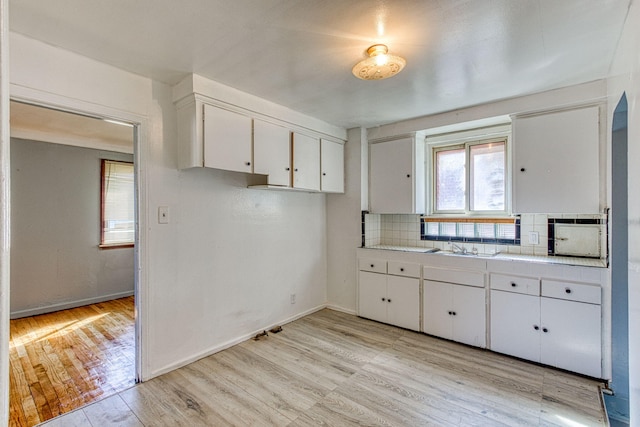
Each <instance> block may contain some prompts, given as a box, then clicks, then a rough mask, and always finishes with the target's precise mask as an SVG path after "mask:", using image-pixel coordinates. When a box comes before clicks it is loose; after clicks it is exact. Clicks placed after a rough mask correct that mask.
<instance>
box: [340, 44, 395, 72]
mask: <svg viewBox="0 0 640 427" xmlns="http://www.w3.org/2000/svg"><path fill="white" fill-rule="evenodd" d="M387 52H389V49H387V46H385V45H383V44H374V45H373V46H371V47H370V48H369V49H367V55H369V57H368V58H366V59H363V60H362V61H360V62H358V63H357V64H356V65H355V66H354V67H353V70H351V71H352V72H353V75H354V76H356V77H357V78H359V79H362V80H382V79H386V78H387V77H392V76H395V75H396V74H398V73H399V72H400V71H402V69H403V68H404V66H405V65H406V64H407V61H405V59H404V58H401V57H399V56H396V55H389V54H388V53H387Z"/></svg>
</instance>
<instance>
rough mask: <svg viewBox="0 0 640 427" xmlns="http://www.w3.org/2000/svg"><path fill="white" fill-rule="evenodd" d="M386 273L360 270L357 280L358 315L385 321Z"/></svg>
mask: <svg viewBox="0 0 640 427" xmlns="http://www.w3.org/2000/svg"><path fill="white" fill-rule="evenodd" d="M387 305H388V303H387V275H386V274H381V273H371V272H368V271H361V272H360V274H359V281H358V315H359V316H362V317H366V318H367V319H371V320H377V321H379V322H386V321H387Z"/></svg>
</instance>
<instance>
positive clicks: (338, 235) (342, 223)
mask: <svg viewBox="0 0 640 427" xmlns="http://www.w3.org/2000/svg"><path fill="white" fill-rule="evenodd" d="M366 136H367V135H366V130H365V129H362V128H354V129H350V130H349V132H348V135H347V137H348V140H347V144H346V145H345V147H344V148H345V152H344V162H345V193H344V194H331V195H329V196H328V197H327V231H328V237H327V239H328V240H327V245H328V246H327V257H328V260H327V261H328V267H329V268H328V270H327V271H328V278H327V296H328V300H329V304H330V306H331V307H332V308H334V309H337V310H342V311H346V312H349V313H355V308H356V271H357V268H356V251H355V248H357V247H360V245H361V242H362V232H361V216H360V215H361V191H362V188H363V185H362V180H361V171H362V161H363V158H362V147H363V146H364V147H365V148H366V147H367V138H366ZM365 160H366V159H365ZM365 164H366V162H365ZM364 188H365V190H366V189H367V187H366V186H365V187H364Z"/></svg>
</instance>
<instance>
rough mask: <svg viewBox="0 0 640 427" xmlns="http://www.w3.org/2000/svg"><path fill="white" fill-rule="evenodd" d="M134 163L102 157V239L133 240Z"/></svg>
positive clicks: (114, 240) (103, 240)
mask: <svg viewBox="0 0 640 427" xmlns="http://www.w3.org/2000/svg"><path fill="white" fill-rule="evenodd" d="M134 206H135V203H134V184H133V164H132V163H125V162H116V161H111V160H103V165H102V242H101V244H106V245H109V244H128V243H133V242H134V235H135V231H134V230H135V227H134V223H135V219H134Z"/></svg>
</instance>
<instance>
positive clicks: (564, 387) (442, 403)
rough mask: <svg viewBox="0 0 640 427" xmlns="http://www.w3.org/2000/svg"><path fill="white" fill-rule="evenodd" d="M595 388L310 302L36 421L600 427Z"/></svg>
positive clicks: (572, 378) (601, 416)
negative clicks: (273, 328)
mask: <svg viewBox="0 0 640 427" xmlns="http://www.w3.org/2000/svg"><path fill="white" fill-rule="evenodd" d="M599 385H601V384H600V383H599V382H597V381H594V380H590V379H586V378H583V377H579V376H576V375H571V374H569V373H566V372H562V371H557V370H554V369H551V368H546V367H542V366H538V365H535V364H530V363H526V362H523V361H520V360H516V359H513V358H510V357H507V356H503V355H500V354H496V353H492V352H490V351H485V350H480V349H474V348H470V347H466V346H463V345H459V344H456V343H452V342H449V341H444V340H440V339H437V338H433V337H430V336H427V335H423V334H419V333H414V332H410V331H407V330H403V329H399V328H395V327H393V326H388V325H383V324H380V323H376V322H371V321H368V320H365V319H361V318H358V317H356V316H352V315H348V314H344V313H340V312H336V311H331V310H322V311H319V312H317V313H314V314H312V315H309V316H307V317H304V318H302V319H299V320H297V321H295V322H292V323H289V324H287V325H284V327H283V330H282V332H280V333H278V334H273V333H270V334H269V336H268V337H263V338H261V339H259V340H257V341H254V340H249V341H245V342H243V343H242V344H239V345H237V346H234V347H232V348H229V349H227V350H225V351H221V352H219V353H217V354H214V355H212V356H209V357H206V358H204V359H201V360H199V361H197V362H195V363H192V364H190V365H188V366H185V367H183V368H180V369H177V370H175V371H172V372H170V373H168V374H165V375H162V376H160V377H157V378H154V379H153V380H150V381H147V382H144V383H141V384H137V385H136V386H135V387H132V388H129V389H128V390H125V391H123V392H120V393H118V394H117V395H114V396H112V397H109V398H107V399H104V400H102V401H100V402H98V403H94V404H92V405H89V406H87V407H85V408H83V409H82V410H78V411H74V412H72V413H71V414H67V415H65V416H63V417H60V418H57V419H55V420H52V421H50V422H49V423H47V426H48V427H54V426H93V427H98V426H190V427H193V426H226V425H236V426H249V425H251V426H311V425H328V426H350V425H353V426H356V425H371V426H373V425H375V426H377V425H387V426H424V425H433V426H505V425H507V426H571V427H575V426H604V425H606V421H605V416H604V410H603V406H602V402H601V399H600V393H599V389H598V386H599Z"/></svg>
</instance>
